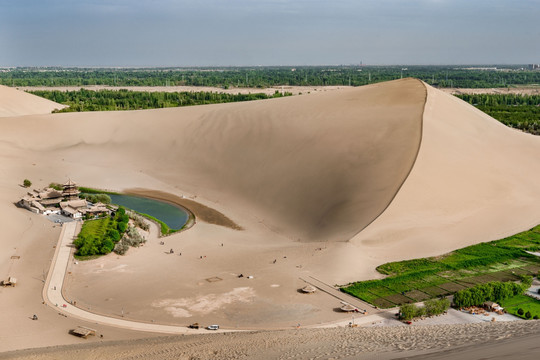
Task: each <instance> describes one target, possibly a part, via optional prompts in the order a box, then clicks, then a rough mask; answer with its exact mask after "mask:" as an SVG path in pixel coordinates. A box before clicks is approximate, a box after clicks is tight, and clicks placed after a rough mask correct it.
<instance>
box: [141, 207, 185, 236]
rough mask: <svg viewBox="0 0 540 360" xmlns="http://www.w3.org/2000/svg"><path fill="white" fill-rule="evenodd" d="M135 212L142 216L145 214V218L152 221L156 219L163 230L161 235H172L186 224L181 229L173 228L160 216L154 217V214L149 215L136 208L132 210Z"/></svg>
mask: <svg viewBox="0 0 540 360" xmlns="http://www.w3.org/2000/svg"><path fill="white" fill-rule="evenodd" d="M132 211H133V212H135V213H137V214H139V215H141V216H144V217H145V218H147V219H149V220H152V221H155V222H156V223H158V224H159V226H160V231H161V235H163V236H165V235H170V234H174V233H175V232H177V231H180V230H182V229H183V228H184V226H185V225H184V226H182V228H181V229H171V228H170V227H169V226H168V225H167V224H165V223H164V222H163V221H161V220H159V219H158V218H156V217H153V216H152V215H148V214H145V213H140V212H138V211H135V210H132Z"/></svg>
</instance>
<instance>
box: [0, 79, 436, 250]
mask: <svg viewBox="0 0 540 360" xmlns="http://www.w3.org/2000/svg"><path fill="white" fill-rule="evenodd" d="M425 98H426V90H425V87H424V85H423V84H422V83H421V82H420V81H417V80H412V79H408V80H402V81H394V82H389V83H384V84H376V85H372V86H366V87H362V88H356V89H350V90H344V91H340V92H338V91H335V92H332V93H326V94H316V95H315V94H314V95H310V96H296V97H290V98H282V99H275V100H266V101H258V102H249V103H236V104H222V105H211V106H200V107H192V108H174V109H160V110H150V111H135V112H114V113H113V112H107V113H82V114H81V113H76V114H75V113H69V114H52V115H48V116H41V117H39V118H31V117H26V118H24V119H6V121H4V122H3V123H2V125H1V126H2V135H0V136H1V137H2V138H3V139H4V140H6V141H11V142H12V146H15V147H16V148H18V149H20V150H24V151H30V152H31V154H32V155H30V156H31V157H37V156H39V157H41V156H46V157H47V159H48V160H47V161H48V162H49V163H50V164H51V166H54V161H52V160H53V159H60V158H62V159H65V160H66V161H67V162H69V163H70V164H72V165H71V166H76V167H77V168H78V169H79V168H80V167H82V166H85V165H86V166H94V167H98V168H100V169H101V171H102V174H95V175H94V177H95V176H100V175H106V176H107V177H108V178H109V179H110V183H109V186H110V187H111V188H116V189H117V188H119V187H123V186H126V185H127V184H126V182H125V181H124V180H122V179H120V178H118V179H115V176H119V175H115V172H116V171H118V169H124V170H125V171H126V172H127V173H129V172H130V171H132V172H140V171H142V172H144V173H145V174H148V175H149V176H151V177H153V178H155V179H157V180H160V181H162V182H164V183H167V184H171V185H173V184H174V185H176V186H177V187H178V188H179V189H181V190H185V191H190V192H191V193H194V194H200V195H201V196H202V197H204V198H207V199H212V200H214V201H216V202H219V203H221V204H224V207H225V208H227V207H230V208H235V207H236V208H239V207H240V208H242V209H245V211H246V212H249V213H251V214H254V215H255V216H257V217H258V218H259V219H260V220H261V221H263V222H264V223H265V224H266V225H267V226H268V227H270V228H271V229H273V230H275V231H277V232H279V233H280V234H284V235H286V236H288V237H290V238H293V239H301V240H304V241H323V240H324V241H326V240H328V241H346V240H349V239H350V238H351V237H352V236H353V235H355V234H356V233H358V232H359V231H360V230H361V229H362V228H364V227H365V226H366V225H367V224H369V223H370V222H371V221H372V220H373V219H375V218H376V217H377V216H378V215H379V214H380V213H381V212H382V211H383V210H384V209H385V207H386V206H387V205H388V204H389V203H390V201H391V200H392V198H393V196H394V195H395V194H396V192H397V191H398V189H399V187H400V186H401V184H402V183H403V181H404V180H405V178H406V176H407V175H408V173H409V171H410V169H411V167H412V164H413V162H414V160H415V157H416V154H417V151H418V147H419V144H420V138H421V126H422V121H421V119H422V112H423V108H424V102H425ZM49 129H54V134H49V133H50V130H49ZM43 134H47V136H43ZM14 151H17V150H14ZM34 162H39V161H37V160H36V161H34ZM58 166H60V167H66V166H67V163H64V164H59V165H58ZM72 170H74V169H72ZM60 171H61V172H60V173H61V174H64V173H65V172H66V171H67V170H65V169H62V170H60ZM70 173H72V174H74V173H75V171H71V172H70ZM72 176H75V175H72ZM77 178H80V176H77ZM91 181H92V180H91V179H84V182H85V183H91ZM240 222H241V221H240ZM240 225H242V224H241V223H240Z"/></svg>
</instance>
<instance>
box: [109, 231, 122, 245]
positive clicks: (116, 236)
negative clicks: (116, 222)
mask: <svg viewBox="0 0 540 360" xmlns="http://www.w3.org/2000/svg"><path fill="white" fill-rule="evenodd" d="M107 236H108V237H109V238H110V239H111V240H112V241H114V242H115V243H116V242H118V240H120V233H119V232H118V230H116V229H109V230H108V231H107Z"/></svg>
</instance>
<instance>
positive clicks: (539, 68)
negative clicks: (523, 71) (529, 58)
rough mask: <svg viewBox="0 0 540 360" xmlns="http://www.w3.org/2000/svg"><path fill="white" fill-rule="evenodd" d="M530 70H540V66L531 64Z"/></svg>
mask: <svg viewBox="0 0 540 360" xmlns="http://www.w3.org/2000/svg"><path fill="white" fill-rule="evenodd" d="M529 70H540V64H529Z"/></svg>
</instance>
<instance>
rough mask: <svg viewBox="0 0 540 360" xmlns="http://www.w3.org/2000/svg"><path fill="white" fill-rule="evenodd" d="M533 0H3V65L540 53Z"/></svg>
mask: <svg viewBox="0 0 540 360" xmlns="http://www.w3.org/2000/svg"><path fill="white" fill-rule="evenodd" d="M538 39H540V0H0V67H2V66H4V67H5V66H256V65H263V66H265V65H298V66H300V65H337V64H359V63H360V62H362V63H363V64H365V65H399V64H408V65H421V64H433V65H440V64H528V63H540V43H539V41H538Z"/></svg>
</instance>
